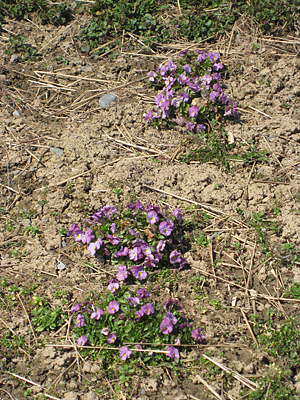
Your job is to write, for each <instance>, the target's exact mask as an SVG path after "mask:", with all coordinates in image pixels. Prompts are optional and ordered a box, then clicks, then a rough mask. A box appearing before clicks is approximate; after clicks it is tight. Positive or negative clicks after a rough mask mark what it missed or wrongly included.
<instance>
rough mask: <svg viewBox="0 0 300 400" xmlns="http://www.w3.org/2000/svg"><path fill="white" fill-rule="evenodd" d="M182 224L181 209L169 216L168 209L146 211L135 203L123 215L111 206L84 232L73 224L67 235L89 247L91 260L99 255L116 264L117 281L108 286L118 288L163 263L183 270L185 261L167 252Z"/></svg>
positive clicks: (86, 225) (87, 224)
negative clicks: (123, 282) (124, 282)
mask: <svg viewBox="0 0 300 400" xmlns="http://www.w3.org/2000/svg"><path fill="white" fill-rule="evenodd" d="M182 223H183V215H182V213H181V210H180V209H177V208H176V209H175V210H174V211H173V212H172V213H170V212H169V209H168V207H164V208H163V209H161V208H160V207H158V206H153V205H151V204H148V205H147V206H146V208H145V207H144V206H143V205H142V203H141V202H140V201H139V200H137V201H136V203H135V204H128V205H127V209H126V210H125V211H123V212H122V213H121V212H120V211H119V210H118V208H116V207H113V206H109V205H107V206H104V207H102V208H101V209H100V210H99V211H98V212H96V213H94V214H93V215H92V217H91V219H86V221H85V222H84V228H80V227H79V225H78V224H73V225H72V226H71V228H70V229H69V232H68V235H72V236H73V238H74V240H75V241H76V242H82V243H83V244H86V245H88V249H89V251H90V254H91V255H92V256H95V255H96V253H97V252H98V253H100V254H103V255H105V256H106V257H109V258H110V261H111V262H112V263H113V264H117V268H118V272H117V274H116V279H117V281H116V282H114V283H111V285H115V286H117V285H118V282H120V281H125V280H126V279H127V278H128V277H129V276H130V275H132V276H133V277H134V278H136V279H138V280H140V281H142V280H144V279H145V278H146V277H147V272H146V270H147V268H155V267H159V266H160V265H162V263H163V262H165V261H167V262H168V263H169V264H172V265H177V266H178V267H179V269H180V268H182V267H183V266H184V265H185V264H186V259H185V258H184V257H183V256H182V255H181V253H180V252H179V251H177V250H176V249H174V250H172V251H171V250H170V248H171V246H172V243H173V239H172V235H173V233H174V232H175V230H176V229H177V228H178V227H179V226H180V225H182Z"/></svg>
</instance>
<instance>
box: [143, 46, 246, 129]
mask: <svg viewBox="0 0 300 400" xmlns="http://www.w3.org/2000/svg"><path fill="white" fill-rule="evenodd" d="M179 57H180V59H179V61H178V63H177V64H175V63H174V62H173V61H172V60H170V61H169V62H168V64H167V65H163V64H160V65H159V67H158V68H156V69H155V70H154V71H151V72H149V73H148V80H149V82H150V84H151V85H153V86H155V88H156V89H162V93H159V94H158V95H157V96H155V98H154V101H155V104H156V110H155V111H152V110H150V111H149V112H148V113H147V114H146V115H145V121H147V120H148V119H151V120H153V121H154V122H155V121H162V120H168V121H171V122H173V123H176V124H178V125H181V126H185V127H186V128H187V129H188V130H189V131H190V132H197V133H199V132H204V131H205V130H206V125H205V124H206V122H207V121H208V120H209V119H210V118H211V117H212V116H213V115H215V114H216V113H218V114H220V115H222V116H225V117H226V116H230V115H233V116H234V117H235V118H239V115H238V112H237V103H236V102H234V101H232V100H231V99H230V98H229V96H228V95H227V94H225V93H224V90H223V88H222V86H221V80H222V78H221V72H222V69H223V64H222V63H220V62H219V54H218V53H215V52H208V53H206V52H205V51H200V50H196V51H195V52H192V53H189V52H188V51H187V50H186V51H181V52H180V53H179Z"/></svg>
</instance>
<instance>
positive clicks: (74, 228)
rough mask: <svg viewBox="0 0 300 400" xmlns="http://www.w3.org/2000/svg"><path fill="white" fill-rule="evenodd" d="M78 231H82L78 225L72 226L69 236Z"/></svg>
mask: <svg viewBox="0 0 300 400" xmlns="http://www.w3.org/2000/svg"><path fill="white" fill-rule="evenodd" d="M76 231H80V228H79V226H78V225H77V224H73V225H71V226H70V229H69V230H68V236H70V235H71V234H73V233H74V232H76Z"/></svg>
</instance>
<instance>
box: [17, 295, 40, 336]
mask: <svg viewBox="0 0 300 400" xmlns="http://www.w3.org/2000/svg"><path fill="white" fill-rule="evenodd" d="M17 297H18V299H19V301H20V303H21V305H22V307H23V310H24V312H25V314H26V318H27V320H28V323H29V326H30V329H31V332H32V334H33V337H34V341H35V343H36V344H37V343H38V342H37V338H36V336H35V333H34V330H33V327H32V325H31V321H30V318H29V315H28V313H27V310H26V308H25V306H24V303H23V301H22V299H21V296H20V295H19V293H17Z"/></svg>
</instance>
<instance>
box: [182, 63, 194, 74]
mask: <svg viewBox="0 0 300 400" xmlns="http://www.w3.org/2000/svg"><path fill="white" fill-rule="evenodd" d="M182 68H183V69H184V70H185V72H186V73H187V74H190V73H191V72H192V68H191V66H190V65H189V64H185V65H184V66H183V67H182Z"/></svg>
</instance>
